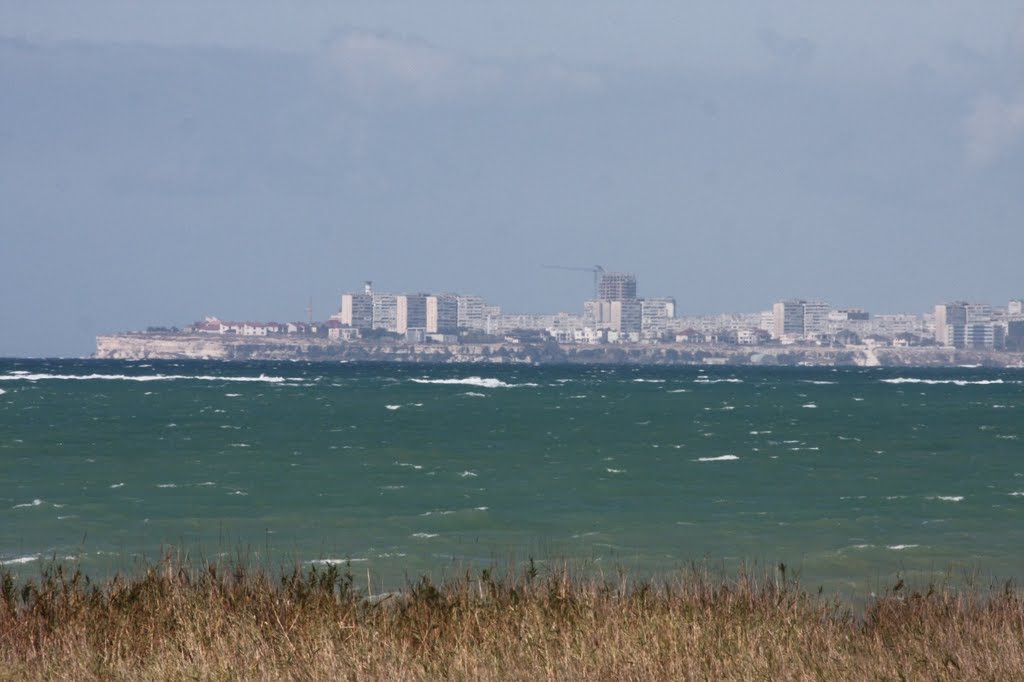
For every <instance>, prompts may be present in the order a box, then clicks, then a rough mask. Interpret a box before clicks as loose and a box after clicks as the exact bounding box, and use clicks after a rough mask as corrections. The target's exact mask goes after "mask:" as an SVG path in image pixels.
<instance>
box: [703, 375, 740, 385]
mask: <svg viewBox="0 0 1024 682" xmlns="http://www.w3.org/2000/svg"><path fill="white" fill-rule="evenodd" d="M693 383H695V384H742V383H743V379H735V378H729V379H708V378H707V377H697V378H696V379H694V380H693Z"/></svg>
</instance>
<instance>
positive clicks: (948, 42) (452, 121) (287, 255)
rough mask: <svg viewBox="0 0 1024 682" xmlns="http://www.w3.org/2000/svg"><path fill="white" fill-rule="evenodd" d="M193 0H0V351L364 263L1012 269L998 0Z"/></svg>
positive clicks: (566, 301) (403, 276)
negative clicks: (639, 1) (679, 0)
mask: <svg viewBox="0 0 1024 682" xmlns="http://www.w3.org/2000/svg"><path fill="white" fill-rule="evenodd" d="M218 8H219V9H213V8H211V7H210V5H209V4H208V3H201V2H198V0H181V1H180V2H176V3H171V4H167V5H161V4H159V3H156V4H154V3H133V2H127V1H126V0H96V1H95V2H90V3H77V2H71V1H70V0H56V1H55V2H53V3H49V2H48V3H5V4H2V5H0V88H2V90H3V93H4V96H3V97H0V122H2V123H3V127H2V130H3V132H2V133H0V206H3V211H2V214H0V356H78V355H86V354H88V353H89V352H90V349H91V347H92V344H93V339H94V337H95V336H96V335H97V334H101V333H105V332H109V331H112V330H118V329H132V328H145V327H146V326H150V325H160V324H174V323H178V324H182V323H186V322H188V321H192V320H194V319H195V317H196V316H202V315H205V314H223V315H231V316H236V317H238V318H242V319H261V318H262V319H267V318H270V319H279V320H295V319H298V320H301V319H305V318H306V315H305V308H306V306H307V304H308V301H309V297H310V296H312V298H313V305H314V308H315V310H316V311H317V313H318V316H320V317H326V316H327V315H328V314H330V313H331V312H334V311H335V310H336V305H337V304H336V301H337V296H338V295H339V294H340V293H341V292H342V291H345V290H348V289H353V288H355V289H357V288H358V287H359V286H360V284H361V282H362V281H363V279H365V278H373V279H375V280H377V281H378V283H379V286H380V287H381V288H382V289H385V288H386V289H388V290H391V291H396V292H415V291H417V290H422V289H425V290H428V291H442V292H443V291H461V292H471V293H475V294H476V295H479V296H481V297H483V298H484V299H485V300H487V301H489V302H492V303H493V304H494V305H500V306H502V307H503V308H504V309H506V310H521V311H524V312H526V311H550V312H554V311H569V312H578V311H579V305H580V302H581V301H583V300H585V299H586V298H587V297H588V296H591V295H592V288H593V283H592V278H591V277H590V275H589V274H588V273H587V272H586V271H585V270H586V268H590V267H592V266H593V264H601V265H602V266H603V267H604V268H607V269H608V270H609V271H621V272H633V273H637V274H638V276H639V282H638V290H639V292H640V294H641V295H645V296H649V297H653V296H672V297H674V299H675V304H676V308H677V311H678V312H679V313H691V312H692V313H713V312H715V311H748V312H754V311H757V310H761V309H763V308H764V307H765V306H770V305H771V304H772V303H773V302H775V301H778V300H781V299H784V298H789V297H801V296H803V297H816V298H820V299H823V300H827V301H830V302H832V304H833V305H835V306H859V307H864V308H866V309H869V310H872V311H876V312H915V313H918V314H921V313H923V312H925V311H928V310H931V309H932V307H933V306H934V305H936V304H937V303H940V302H943V301H947V302H948V301H955V300H967V301H981V302H990V303H993V304H996V303H999V302H1000V301H1002V300H1003V299H1007V298H1015V297H1019V296H1022V295H1024V283H1022V281H1021V277H1020V271H1021V267H1020V254H1021V253H1024V230H1021V229H1020V226H1021V218H1022V217H1024V192H1021V191H1020V188H1021V187H1022V186H1024V114H1022V112H1024V7H1021V5H1020V3H1019V2H1011V1H1009V0H1005V1H1004V0H992V2H989V3H986V5H985V8H984V11H979V10H978V6H977V4H976V3H972V2H967V1H966V0H951V1H950V2H943V3H939V4H933V5H923V4H921V3H919V2H914V1H912V0H894V1H893V2H889V3H885V4H884V5H870V6H868V5H864V4H863V3H855V2H851V1H850V0H839V1H837V2H834V3H829V4H828V6H827V7H825V6H823V5H821V4H820V3H813V2H810V1H809V0H795V1H794V2H789V3H785V4H784V5H782V6H773V7H767V6H765V5H764V4H763V3H758V2H754V1H753V0H741V1H740V2H737V3H729V4H728V5H726V4H723V3H712V2H704V3H684V4H679V5H674V4H671V3H660V4H652V5H647V4H644V5H640V6H637V5H636V4H635V3H633V4H630V3H624V2H621V1H613V0H597V1H596V2H594V3H589V4H588V5H587V6H586V7H583V6H575V5H564V6H563V5H558V6H553V5H550V4H549V3H536V2H527V3H520V4H515V5H511V6H507V7H504V6H502V7H497V6H487V5H477V4H466V3H456V2H450V1H448V0H439V2H436V3H431V4H430V6H429V7H427V6H424V5H421V4H419V3H413V2H409V1H408V0H399V1H398V2H394V3H376V4H375V3H369V4H365V3H364V4H352V3H334V2H328V1H327V0H310V1H309V2H306V3H303V6H302V8H291V7H288V6H284V5H280V4H279V3H271V2H269V1H267V0H253V1H251V2H248V1H247V2H241V1H240V0H225V2H224V3H223V4H220V5H218ZM545 264H557V265H561V266H568V267H580V268H583V269H584V270H583V271H580V272H572V271H564V270H563V271H560V270H557V269H549V268H545V267H543V266H544V265H545ZM619 308H620V310H619V311H618V312H617V313H612V312H611V311H610V310H609V315H612V314H618V315H620V316H621V315H623V314H625V315H626V316H627V317H628V316H629V315H632V314H634V313H635V312H636V311H635V310H631V309H629V308H630V307H629V306H628V305H627V306H625V309H624V310H623V309H621V308H623V306H619ZM649 312H650V311H649ZM641 313H642V311H641Z"/></svg>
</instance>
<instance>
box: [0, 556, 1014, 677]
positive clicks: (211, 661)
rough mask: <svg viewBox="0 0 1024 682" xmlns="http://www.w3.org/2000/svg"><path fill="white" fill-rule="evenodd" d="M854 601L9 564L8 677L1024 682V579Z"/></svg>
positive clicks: (694, 577)
mask: <svg viewBox="0 0 1024 682" xmlns="http://www.w3.org/2000/svg"><path fill="white" fill-rule="evenodd" d="M905 592H906V590H905V588H903V586H902V585H896V586H894V587H893V588H891V589H890V590H888V591H887V592H886V593H885V594H884V595H882V596H880V597H877V598H874V599H872V600H871V601H870V602H869V603H868V604H867V605H866V606H865V607H864V608H863V609H862V610H860V609H858V610H856V611H855V610H853V609H852V608H850V607H848V606H846V605H844V604H843V603H842V602H840V601H839V600H838V599H836V598H827V597H823V596H821V595H819V594H811V593H808V592H806V591H804V590H803V589H801V588H800V586H799V584H798V583H796V582H794V581H792V579H787V577H786V575H785V569H784V568H781V570H774V571H772V572H771V573H769V574H766V575H762V576H760V577H755V576H752V575H751V574H749V573H747V572H743V571H741V572H740V573H739V574H738V575H737V576H735V577H733V578H730V579H718V578H712V577H711V575H710V574H709V572H708V571H707V570H706V569H705V568H703V567H699V566H696V567H691V568H690V569H689V570H686V571H681V572H680V574H679V575H678V576H677V577H675V578H673V579H671V580H667V581H665V582H662V583H653V582H639V583H629V582H628V581H626V580H625V579H624V578H623V577H622V576H619V577H617V579H615V580H611V581H608V580H595V579H590V578H583V579H575V578H573V577H572V576H571V575H570V572H569V571H568V570H565V568H564V567H563V568H561V569H557V570H553V571H550V572H548V573H545V574H544V575H541V574H540V572H539V571H538V570H537V569H536V568H535V567H534V565H533V563H532V562H530V564H528V565H527V566H526V567H525V568H524V569H523V570H521V571H518V572H515V571H510V572H509V573H508V574H506V575H503V576H502V577H495V576H494V574H493V573H492V572H490V571H486V570H485V571H482V572H480V573H467V574H465V575H464V576H462V577H461V578H458V579H454V580H448V581H446V582H444V583H443V584H440V585H435V584H433V583H432V582H431V581H430V580H428V579H427V578H421V579H420V580H418V581H415V582H412V583H410V584H409V585H407V587H406V588H405V589H404V590H402V591H400V592H397V593H392V594H386V595H375V596H372V597H370V596H369V595H366V594H365V593H363V592H361V591H360V590H359V589H358V588H357V587H356V584H355V579H354V577H353V575H352V574H351V572H350V571H349V570H347V569H346V567H344V566H336V565H331V566H326V567H319V566H314V567H312V568H307V569H299V568H296V569H294V570H291V571H289V572H286V573H282V574H274V573H272V572H270V571H267V570H262V569H251V568H246V567H245V566H243V565H242V564H235V565H226V566H217V565H211V566H207V567H205V568H203V569H201V570H200V569H195V568H190V567H188V566H186V565H184V564H182V563H180V562H176V561H174V560H170V559H168V560H165V561H163V562H161V563H159V564H158V565H155V566H153V567H152V568H150V569H149V570H147V571H145V572H144V573H140V574H139V575H137V576H135V577H131V578H124V577H116V578H113V579H111V580H107V581H104V582H103V583H102V584H95V583H93V582H92V581H90V580H89V579H88V578H86V577H85V576H83V575H82V574H81V573H79V572H78V571H76V570H74V569H73V568H71V569H69V568H67V567H64V566H61V565H52V566H48V567H45V568H43V569H42V570H41V571H40V573H39V575H38V576H36V577H34V578H32V579H30V580H27V581H26V580H19V579H15V577H14V576H13V575H12V574H11V573H9V572H5V571H0V602H2V603H0V677H2V678H4V679H9V678H10V679H47V680H50V679H75V680H90V679H104V680H107V679H133V680H135V679H142V680H147V679H154V680H155V679H160V680H168V679H170V680H174V679H196V678H200V679H245V680H249V679H349V680H364V679H386V680H399V679H400V680H436V679H457V680H509V679H530V680H540V679H548V680H680V679H737V680H739V679H742V680H753V679H773V680H774V679H835V680H840V679H842V680H847V679H893V680H896V679H965V680H974V679H1024V603H1022V600H1021V598H1020V597H1019V596H1018V595H1017V594H1016V592H1015V591H1014V590H1013V589H1012V587H1011V586H1009V585H1007V586H1006V588H1005V589H1001V590H996V591H989V592H984V593H983V592H979V591H977V590H967V591H963V590H954V589H951V588H949V587H943V588H939V589H936V588H934V587H933V588H928V589H925V590H922V591H919V592H912V593H910V594H905Z"/></svg>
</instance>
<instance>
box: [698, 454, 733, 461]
mask: <svg viewBox="0 0 1024 682" xmlns="http://www.w3.org/2000/svg"><path fill="white" fill-rule="evenodd" d="M734 459H739V457H737V456H736V455H722V456H720V457H698V458H697V459H696V461H697V462H731V461H733V460H734Z"/></svg>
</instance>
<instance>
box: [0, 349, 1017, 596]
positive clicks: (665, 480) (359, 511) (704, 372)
mask: <svg viewBox="0 0 1024 682" xmlns="http://www.w3.org/2000/svg"><path fill="white" fill-rule="evenodd" d="M1022 406H1024V373H1021V372H1020V371H1014V370H988V369H972V368H960V369H941V370H940V369H927V370H924V369H855V368H854V369H841V368H836V369H833V368H795V369H792V368H791V369H783V368H777V369H769V368H724V367H715V368H699V367H692V368H691V367H672V368H661V367H644V368H638V367H527V366H522V367H520V366H504V367H502V366H424V365H408V366H405V365H377V364H374V365H337V364H306V363H230V364H225V363H206V362H156V361H154V362H146V363H128V362H99V361H75V360H72V361H29V360H24V361H11V360H8V361H2V362H0V563H4V564H5V565H6V566H8V567H11V566H13V567H16V568H17V570H18V571H19V572H31V571H35V570H37V568H36V567H37V566H38V565H39V564H40V563H41V562H44V561H46V560H48V559H50V558H56V559H58V560H62V561H65V562H72V563H75V562H77V563H80V564H81V566H82V567H83V569H84V570H86V572H88V573H91V574H94V575H97V574H109V573H110V572H112V571H114V570H119V569H127V570H131V569H133V568H134V567H137V566H138V565H139V564H140V562H142V561H152V560H155V559H157V558H159V557H160V556H161V554H162V552H164V551H166V550H167V548H169V547H173V548H175V549H178V548H180V549H183V550H186V551H188V552H189V554H190V555H191V556H192V557H194V558H197V559H204V558H207V559H213V558H216V557H217V556H218V555H222V554H228V555H230V556H238V555H239V554H242V555H244V556H246V557H247V558H249V559H253V560H256V561H260V562H264V563H268V564H269V565H271V566H274V567H276V566H280V565H286V566H290V565H292V564H293V563H295V562H301V563H306V562H312V561H318V560H343V559H346V558H349V559H351V560H352V561H353V566H354V567H355V568H356V569H357V572H360V573H361V572H363V571H364V570H369V571H370V572H371V573H372V575H373V576H374V580H375V581H379V582H380V584H383V585H386V586H397V585H399V584H401V583H402V581H404V579H405V576H406V575H410V576H415V575H416V574H418V573H420V572H431V573H432V574H433V575H434V576H435V577H439V576H441V575H443V574H444V573H445V572H449V573H450V572H452V571H455V570H459V568H460V567H461V568H464V567H465V566H466V565H467V564H472V565H473V566H476V567H478V568H483V567H487V566H491V565H494V566H497V567H499V568H504V567H506V566H508V564H509V562H510V561H517V562H521V561H524V560H526V558H527V557H530V556H532V557H535V558H537V559H539V560H541V561H542V562H543V561H546V560H568V561H569V562H570V563H575V564H578V565H579V566H581V567H582V568H583V570H595V571H602V570H603V571H605V572H613V571H615V570H617V569H618V568H620V567H621V568H624V569H626V570H627V571H629V573H630V575H633V576H637V577H643V576H656V575H661V574H664V573H666V572H668V571H671V570H673V569H678V568H680V567H683V566H685V565H686V564H687V563H688V562H690V561H694V560H696V561H701V560H704V559H707V560H709V561H710V562H712V563H713V564H715V565H724V566H726V567H727V568H728V567H735V566H736V565H738V563H739V562H740V561H744V560H745V561H748V562H753V561H757V562H764V563H766V564H775V563H778V562H780V561H783V562H786V563H787V564H788V565H789V566H791V567H793V568H794V569H798V570H800V572H801V574H802V577H803V580H804V582H805V584H807V583H810V584H814V585H818V584H822V585H824V586H825V587H826V589H829V590H838V591H840V592H845V593H854V592H864V591H866V590H869V589H873V588H874V587H875V586H876V585H878V584H883V585H884V584H888V581H889V580H890V578H893V577H895V575H896V574H897V572H899V573H900V574H901V575H904V576H907V577H909V578H911V579H916V580H918V581H919V582H924V581H926V580H928V579H929V577H941V576H942V575H944V574H945V573H946V572H952V574H953V575H954V577H956V576H960V575H962V572H963V571H965V570H967V571H971V570H976V571H978V572H979V573H980V574H981V575H982V576H983V577H994V578H997V579H1000V578H1001V579H1005V578H1008V577H1011V576H1020V575H1021V567H1022V565H1024V562H1022V559H1024V550H1022V549H1021V548H1022V547H1024V524H1022V520H1024V460H1022V452H1024V451H1022V443H1021V440H1020V438H1021V431H1022V427H1021V409H1022ZM542 565H543V564H542Z"/></svg>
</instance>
